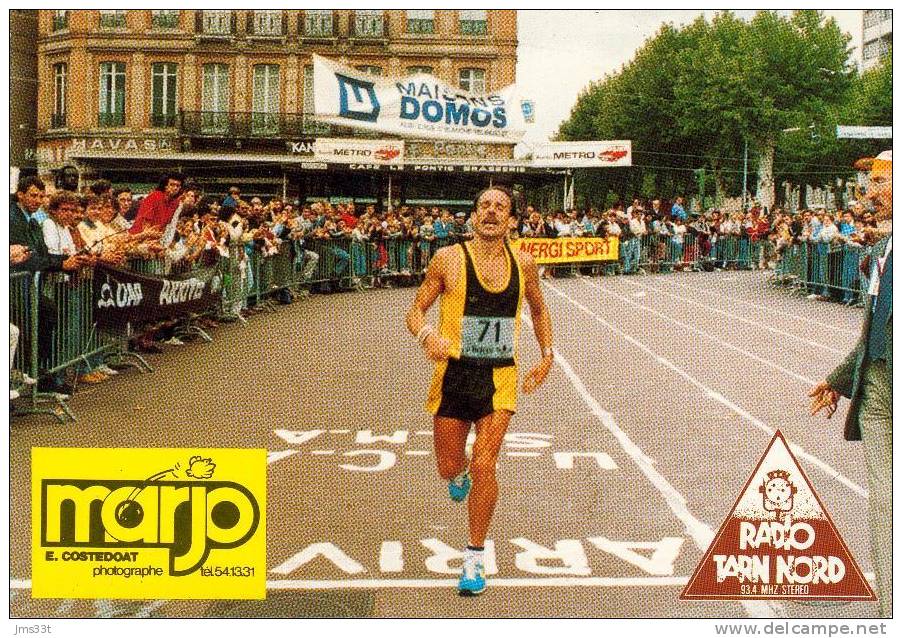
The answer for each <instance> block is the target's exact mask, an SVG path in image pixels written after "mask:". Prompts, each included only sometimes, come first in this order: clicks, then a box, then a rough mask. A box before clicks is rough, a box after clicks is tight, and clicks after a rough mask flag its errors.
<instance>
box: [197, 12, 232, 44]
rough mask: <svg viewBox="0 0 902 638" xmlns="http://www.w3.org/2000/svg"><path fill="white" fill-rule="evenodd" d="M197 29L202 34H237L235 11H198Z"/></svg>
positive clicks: (214, 35)
mask: <svg viewBox="0 0 902 638" xmlns="http://www.w3.org/2000/svg"><path fill="white" fill-rule="evenodd" d="M195 16H196V18H195V19H196V24H195V30H196V31H197V34H198V35H200V36H206V37H214V38H223V37H228V36H231V35H234V34H235V27H236V23H237V17H236V14H235V12H234V11H197V12H196V13H195Z"/></svg>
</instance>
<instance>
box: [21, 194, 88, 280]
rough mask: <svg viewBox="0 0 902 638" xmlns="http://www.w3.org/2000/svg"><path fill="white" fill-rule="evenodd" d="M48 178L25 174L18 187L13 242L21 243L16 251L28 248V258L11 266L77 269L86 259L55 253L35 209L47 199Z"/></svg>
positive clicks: (32, 269) (35, 269) (37, 268)
mask: <svg viewBox="0 0 902 638" xmlns="http://www.w3.org/2000/svg"><path fill="white" fill-rule="evenodd" d="M45 190H46V187H45V186H44V182H43V181H41V180H40V179H39V178H37V177H34V176H28V177H23V178H22V179H20V180H19V183H18V185H17V187H16V201H14V202H12V204H11V205H10V207H9V245H10V247H11V248H12V247H13V246H17V247H18V248H16V249H15V250H16V251H24V253H25V254H27V259H25V260H24V261H20V262H18V263H15V264H13V263H10V270H12V271H14V272H15V271H22V270H28V271H31V272H37V271H39V270H75V269H77V268H78V267H79V266H80V265H81V262H82V258H81V257H69V258H68V259H67V258H66V257H65V256H63V255H51V254H49V253H48V252H47V246H45V245H44V234H43V233H42V232H41V226H40V225H39V224H38V222H37V221H36V220H35V219H34V217H33V215H34V213H35V212H36V211H37V210H38V209H39V208H40V207H41V203H42V202H43V201H44V191H45Z"/></svg>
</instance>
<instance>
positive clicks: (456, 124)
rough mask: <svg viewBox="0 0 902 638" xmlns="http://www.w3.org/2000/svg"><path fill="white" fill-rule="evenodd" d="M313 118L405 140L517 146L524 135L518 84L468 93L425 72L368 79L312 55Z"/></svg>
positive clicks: (522, 102)
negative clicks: (490, 91)
mask: <svg viewBox="0 0 902 638" xmlns="http://www.w3.org/2000/svg"><path fill="white" fill-rule="evenodd" d="M313 86H314V87H315V88H314V96H313V101H314V117H315V118H316V119H317V120H318V121H320V122H324V123H327V124H337V125H339V126H349V127H352V128H362V129H368V130H371V131H380V132H383V133H391V134H394V135H402V136H407V137H416V138H420V139H423V138H428V139H446V140H461V141H475V142H488V143H496V144H502V143H503V144H516V143H517V142H519V141H520V140H521V139H522V137H523V135H524V134H525V133H526V121H525V115H524V110H525V111H527V114H528V115H530V116H531V114H532V111H531V106H530V105H531V102H529V101H527V100H521V99H520V98H519V96H518V95H517V87H516V85H511V86H508V87H505V88H503V89H501V90H500V91H496V92H493V93H469V92H467V91H463V90H461V89H458V88H455V87H453V86H451V85H449V84H446V83H445V82H443V81H442V80H440V79H438V78H437V77H435V76H433V75H429V74H427V73H418V74H415V75H409V76H405V77H400V78H382V77H376V76H371V75H367V74H365V73H362V72H360V71H357V70H354V69H352V68H350V67H346V66H344V65H342V64H338V63H337V62H333V61H332V60H328V59H326V58H324V57H321V56H318V55H314V56H313Z"/></svg>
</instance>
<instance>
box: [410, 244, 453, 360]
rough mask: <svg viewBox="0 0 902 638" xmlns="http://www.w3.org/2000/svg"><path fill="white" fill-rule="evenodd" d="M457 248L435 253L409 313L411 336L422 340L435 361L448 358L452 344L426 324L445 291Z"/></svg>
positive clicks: (422, 343)
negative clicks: (452, 255) (428, 316)
mask: <svg viewBox="0 0 902 638" xmlns="http://www.w3.org/2000/svg"><path fill="white" fill-rule="evenodd" d="M455 248H456V247H454V246H448V247H446V248H442V249H440V250H439V251H438V252H436V253H435V256H433V258H432V260H431V261H430V262H429V267H428V268H427V269H426V278H425V279H423V283H422V284H420V289H419V290H417V296H416V298H415V299H414V300H413V304H412V305H411V306H410V310H408V311H407V329H408V330H409V331H410V334H412V335H414V336H415V337H417V339H419V340H420V345H422V346H423V348H424V349H425V350H426V355H427V356H428V357H429V358H430V359H432V360H433V361H441V360H443V359H447V358H448V350H449V347H450V344H449V343H448V340H447V339H444V338H442V337H441V336H440V335H439V334H438V333H437V332H436V331H435V329H434V328H433V327H432V326H429V325H427V324H426V312H427V311H428V310H429V308H431V307H432V304H434V303H435V300H436V299H438V296H439V295H440V294H442V292H444V290H445V281H446V278H447V275H448V273H447V269H448V261H449V260H448V256H449V253H450V251H452V250H455Z"/></svg>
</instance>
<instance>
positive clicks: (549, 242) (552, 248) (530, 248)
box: [512, 237, 618, 264]
mask: <svg viewBox="0 0 902 638" xmlns="http://www.w3.org/2000/svg"><path fill="white" fill-rule="evenodd" d="M512 244H513V246H514V248H516V249H518V250H520V251H522V252H524V253H529V254H530V255H532V257H533V259H535V260H536V263H537V264H561V263H571V262H576V261H616V260H617V253H618V239H617V238H616V237H557V238H554V239H549V238H544V237H524V238H521V239H518V240H516V241H514V242H512Z"/></svg>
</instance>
